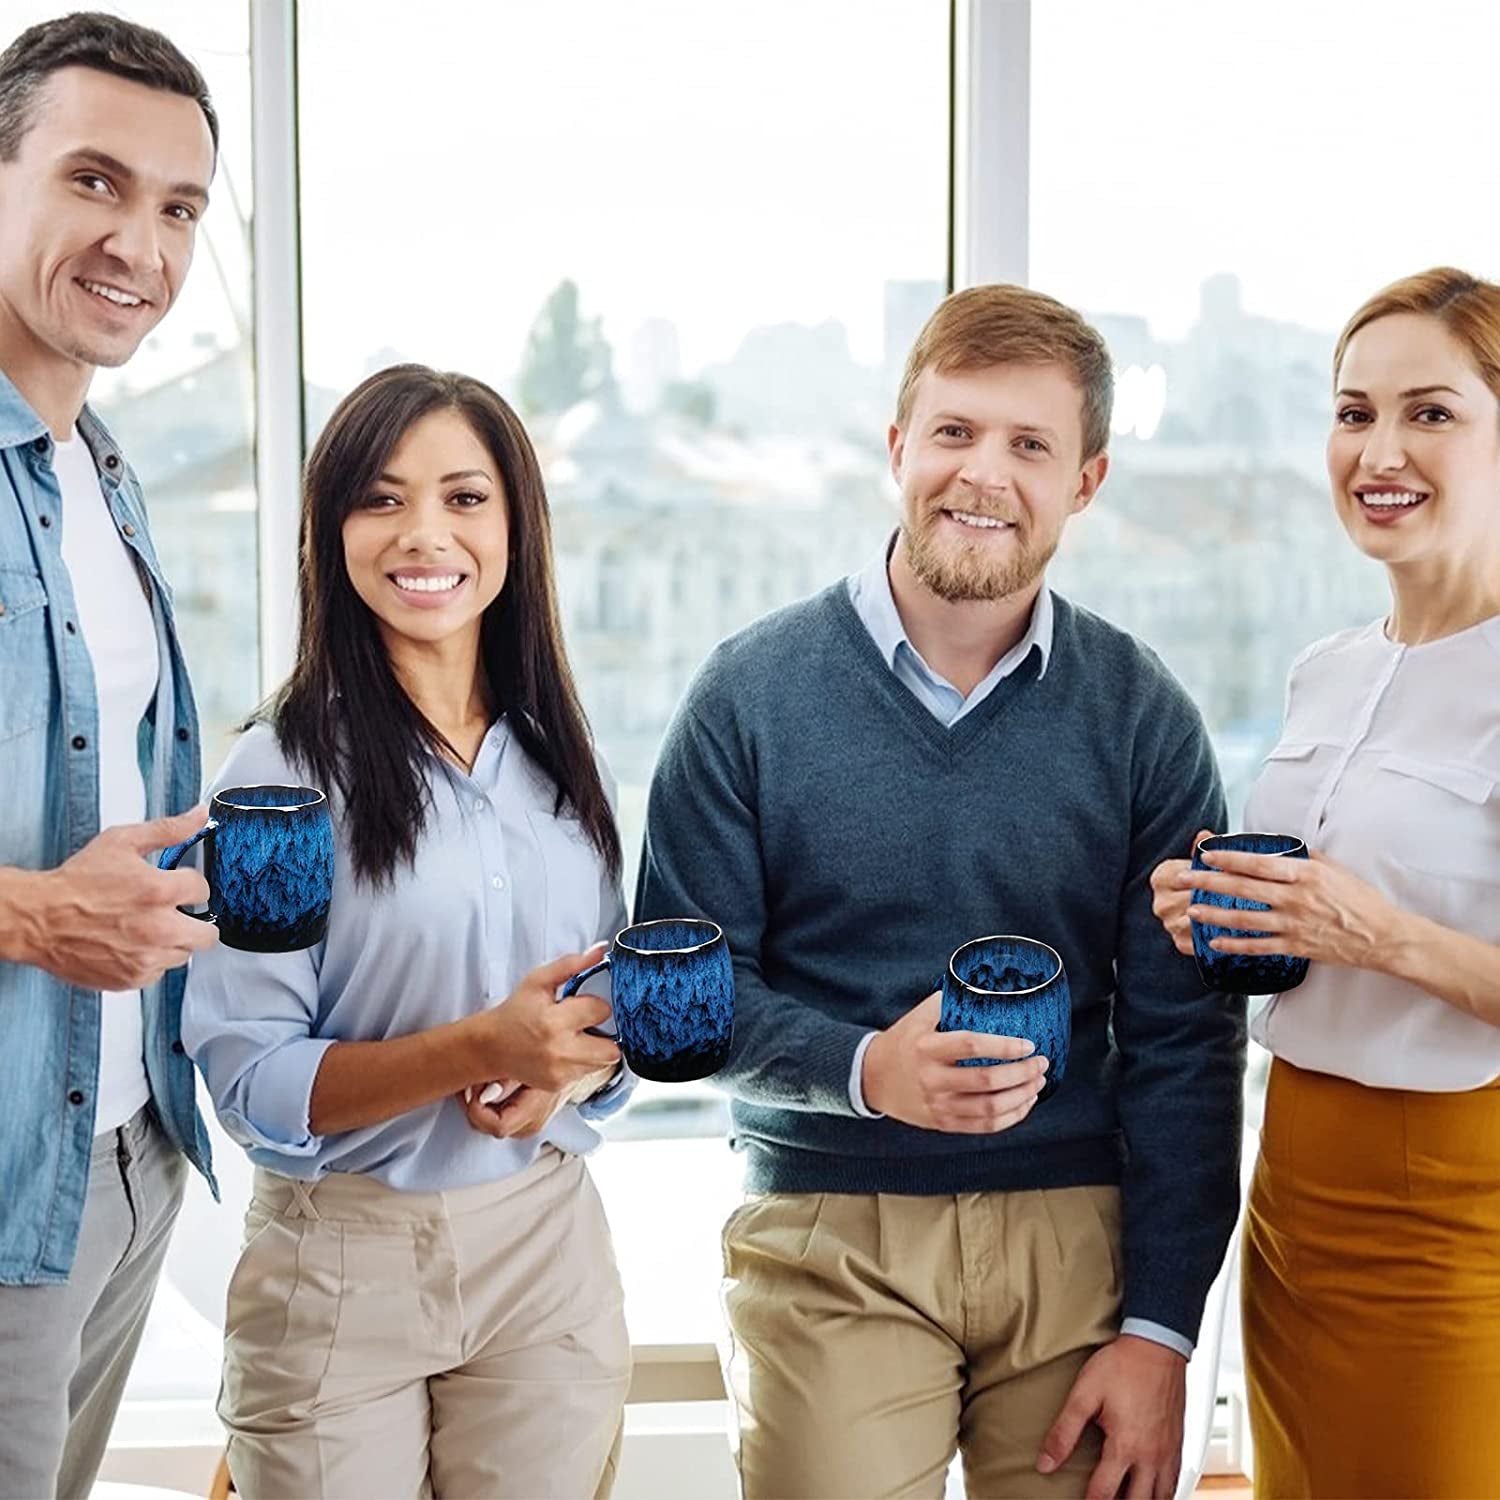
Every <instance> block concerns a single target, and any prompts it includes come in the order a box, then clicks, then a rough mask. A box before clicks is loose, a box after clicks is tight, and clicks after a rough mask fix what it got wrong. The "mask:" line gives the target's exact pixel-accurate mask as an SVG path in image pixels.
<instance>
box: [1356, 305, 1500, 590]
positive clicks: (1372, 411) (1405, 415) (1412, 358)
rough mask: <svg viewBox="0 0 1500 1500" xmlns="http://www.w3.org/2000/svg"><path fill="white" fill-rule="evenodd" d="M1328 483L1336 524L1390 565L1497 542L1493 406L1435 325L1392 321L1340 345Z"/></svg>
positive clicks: (1403, 318) (1456, 558) (1499, 503)
mask: <svg viewBox="0 0 1500 1500" xmlns="http://www.w3.org/2000/svg"><path fill="white" fill-rule="evenodd" d="M1336 385H1337V391H1336V394H1335V398H1334V425H1333V431H1332V433H1331V434H1330V435H1329V439H1328V477H1329V482H1330V484H1331V486H1332V490H1333V500H1334V507H1335V509H1336V510H1337V512H1338V516H1339V520H1340V521H1342V522H1343V525H1344V529H1345V530H1346V531H1347V532H1348V533H1349V535H1350V537H1351V538H1352V539H1353V541H1354V543H1355V545H1356V546H1357V547H1359V549H1360V550H1361V551H1362V552H1364V553H1365V554H1366V555H1367V556H1370V557H1373V558H1375V559H1377V560H1378V561H1380V562H1384V563H1388V564H1391V565H1396V566H1400V565H1405V564H1421V563H1438V564H1444V565H1446V564H1450V563H1457V562H1462V561H1464V560H1465V559H1466V558H1468V557H1470V556H1472V555H1473V554H1474V553H1475V552H1476V551H1483V552H1487V553H1493V552H1494V551H1495V550H1496V548H1497V545H1500V400H1497V398H1496V396H1495V394H1494V393H1493V392H1492V391H1491V390H1490V388H1489V387H1488V386H1487V385H1486V384H1485V382H1484V380H1483V379H1482V378H1481V377H1480V375H1479V372H1478V370H1477V369H1476V368H1475V366H1474V363H1473V361H1472V360H1471V358H1470V357H1469V355H1468V353H1467V351H1466V350H1465V348H1464V346H1463V345H1462V344H1461V343H1459V342H1458V341H1457V340H1456V339H1455V338H1454V337H1453V336H1452V335H1451V334H1450V333H1449V332H1448V330H1447V329H1446V328H1444V326H1443V324H1442V323H1441V322H1440V321H1439V320H1438V319H1437V318H1434V317H1429V316H1426V315H1424V314H1420V313H1394V314H1391V315H1389V316H1387V317H1383V318H1376V319H1375V320H1374V321H1373V322H1371V323H1367V324H1366V325H1365V326H1364V327H1363V328H1361V329H1360V330H1359V332H1358V333H1356V334H1355V335H1354V336H1353V337H1352V338H1351V339H1350V340H1349V343H1348V346H1347V348H1346V350H1345V352H1344V358H1343V362H1342V364H1341V365H1340V367H1339V370H1338V374H1337V380H1336Z"/></svg>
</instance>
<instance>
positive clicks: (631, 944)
mask: <svg viewBox="0 0 1500 1500" xmlns="http://www.w3.org/2000/svg"><path fill="white" fill-rule="evenodd" d="M601 969H608V970H609V972H610V985H611V989H610V995H611V999H610V1004H611V1006H612V1008H613V1010H614V1020H615V1030H616V1035H615V1037H614V1038H613V1040H614V1041H616V1042H618V1043H619V1047H620V1051H621V1053H622V1054H623V1056H624V1058H625V1061H626V1062H627V1063H629V1064H630V1067H631V1070H632V1071H633V1072H634V1073H636V1074H637V1075H638V1076H639V1077H641V1078H649V1079H652V1080H653V1081H655V1082H657V1083H683V1082H686V1081H687V1080H688V1079H690V1078H707V1077H708V1076H709V1074H711V1073H717V1072H718V1071H719V1069H720V1068H722V1067H723V1066H724V1064H725V1063H726V1062H727V1061H728V1060H729V1041H730V1037H731V1034H732V1032H733V1029H734V966H733V964H732V962H731V960H730V956H729V944H728V943H727V942H726V941H725V938H724V933H723V931H722V929H721V928H720V927H719V926H718V924H717V923H714V922H706V921H703V920H701V919H699V918H696V917H668V918H666V919H665V920H662V921H657V922H637V923H636V924H635V925H634V926H632V927H627V928H625V929H624V930H623V931H622V932H620V933H618V934H617V935H616V937H615V939H614V941H613V942H612V943H611V944H610V946H609V951H608V952H607V953H605V955H604V957H603V958H602V959H600V960H599V962H598V963H596V964H594V965H592V966H591V967H590V968H587V969H585V970H584V971H583V972H582V973H581V974H575V975H574V976H573V977H572V978H571V979H570V980H569V981H568V982H567V984H565V985H564V986H563V990H562V993H563V995H564V997H566V996H568V995H572V994H574V993H576V991H577V989H578V987H579V985H581V984H582V983H583V982H584V981H585V980H586V979H588V978H589V977H590V976H591V975H594V974H597V973H599V971H600V970H601ZM599 1034H600V1035H604V1034H605V1033H602V1032H601V1033H599Z"/></svg>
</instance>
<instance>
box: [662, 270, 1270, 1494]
mask: <svg viewBox="0 0 1500 1500" xmlns="http://www.w3.org/2000/svg"><path fill="white" fill-rule="evenodd" d="M1112 399H1113V377H1112V372H1111V366H1110V358H1109V352H1108V350H1107V348H1106V347H1105V344H1104V341H1103V339H1102V338H1101V337H1100V336H1099V334H1098V333H1097V332H1096V331H1095V330H1094V329H1093V328H1091V327H1090V326H1089V325H1088V324H1087V323H1086V322H1085V321H1084V320H1083V319H1082V318H1081V317H1080V316H1079V315H1078V314H1077V313H1076V312H1073V311H1072V310H1071V309H1069V308H1066V307H1064V306H1062V305H1061V304H1060V303H1058V302H1056V301H1054V300H1053V299H1051V298H1050V297H1045V296H1042V295H1041V294H1039V293H1037V292H1034V291H1031V290H1028V289H1026V288H1022V287H1016V286H982V287H975V288H971V289H969V290H967V291H963V292H959V293H956V294H955V295H953V296H951V297H949V298H947V299H946V300H945V301H944V302H943V304H942V305H941V306H940V307H939V308H938V310H937V311H936V312H935V313H934V314H933V316H932V318H931V320H930V321H929V322H928V324H927V326H926V327H925V328H924V330H923V331H922V333H921V335H920V336H919V338H918V339H917V342H916V345H915V347H914V348H913V349H912V352H911V355H910V358H909V360H908V362H907V366H906V371H905V375H904V377H903V380H902V384H901V389H900V395H899V398H898V403H897V409H896V417H895V421H894V423H893V424H892V426H891V428H890V430H889V434H888V443H889V449H890V461H891V472H892V474H893V475H894V477H895V480H896V483H897V485H898V486H899V489H900V493H901V521H900V526H899V529H898V530H897V531H896V532H895V534H894V535H893V536H892V537H891V538H890V540H889V542H888V543H887V545H886V547H885V548H884V549H883V550H882V552H881V554H880V555H879V556H878V557H876V558H874V559H872V561H871V562H870V564H869V566H868V567H867V568H865V569H864V571H862V572H860V573H857V574H854V575H853V576H851V577H848V578H845V579H841V580H839V581H838V582H837V583H835V584H833V585H832V586H831V587H829V588H827V589H825V590H824V591H823V592H821V593H819V594H817V595H815V596H814V597H812V598H810V599H806V600H803V601H801V602H800V603H797V604H794V605H792V606H790V607H788V608H786V609H783V610H780V611H778V612H776V613H774V614H772V615H770V616H768V617H767V618H765V619H763V620H760V621H758V622H757V623H756V624H754V625H752V626H750V627H749V628H748V629H746V630H744V631H742V632H740V633H739V634H738V635H736V636H734V637H732V638H731V639H729V640H727V641H725V642H724V643H723V644H721V645H720V646H719V647H718V648H717V649H716V650H715V651H714V653H713V654H712V655H711V656H710V657H709V659H708V661H707V662H706V663H705V665H704V666H703V668H702V670H701V671H700V673H699V674H698V677H697V678H696V680H695V681H694V683H693V685H692V686H691V687H690V688H689V690H688V693H687V695H686V698H685V699H684V701H683V703H682V705H681V707H680V708H679V710H678V712H677V715H676V717H675V720H674V722H673V725H672V727H671V729H670V731H669V732H668V735H667V738H666V740H665V742H664V745H663V748H662V753H661V758H660V761H659V763H658V765H657V768H656V773H655V776H654V779H653V783H652V789H651V797H650V805H649V810H648V818H647V832H646V840H645V848H644V851H643V854H642V859H641V866H640V885H639V889H638V892H637V912H636V915H637V919H638V920H640V919H646V918H652V917H665V916H684V915H689V914H702V915H705V916H708V917H711V918H712V919H713V920H715V921H717V922H719V923H720V924H721V925H722V926H723V928H724V930H725V933H726V935H727V937H728V940H729V944H730V947H731V950H732V952H733V955H734V963H735V984H736V1017H735V1036H734V1047H733V1052H732V1055H731V1058H730V1061H729V1063H728V1065H727V1067H726V1068H725V1069H724V1070H723V1072H722V1073H721V1074H720V1075H719V1077H718V1080H717V1081H718V1082H720V1083H721V1084H722V1085H723V1086H724V1087H726V1088H727V1089H728V1090H729V1092H730V1093H731V1094H732V1096H733V1113H734V1135H735V1143H736V1145H737V1146H738V1147H740V1148H741V1149H742V1150H744V1152H745V1153H746V1157H747V1173H746V1176H747V1181H746V1187H747V1191H748V1196H747V1198H746V1200H745V1202H744V1203H743V1204H741V1205H740V1207H739V1208H737V1209H736V1210H735V1212H734V1214H733V1215H732V1216H731V1218H730V1220H729V1222H728V1223H727V1224H726V1226H725V1230H724V1256H725V1266H724V1271H725V1307H726V1311H727V1315H728V1319H729V1325H730V1334H731V1352H730V1358H729V1378H730V1385H731V1388H732V1395H733V1398H734V1402H735V1406H736V1409H737V1413H738V1418H739V1421H738V1427H739V1436H738V1462H739V1466H740V1473H741V1479H742V1484H743V1489H744V1494H745V1496H746V1497H747V1500H766V1497H772V1496H775V1497H781V1500H785V1497H793V1496H830V1495H859V1496H897V1495H900V1496H910V1495H930V1496H939V1495H941V1494H942V1492H943V1485H944V1475H945V1473H946V1471H947V1469H948V1467H949V1464H950V1462H951V1460H952V1458H953V1454H954V1451H955V1449H956V1448H957V1449H960V1450H961V1451H962V1453H963V1459H964V1466H965V1475H966V1483H967V1493H968V1494H969V1495H971V1496H990V1497H993V1496H1011V1495H1017V1496H1020V1495H1025V1496H1037V1495H1057V1496H1062V1495H1081V1494H1083V1493H1084V1492H1085V1490H1086V1491H1087V1493H1088V1494H1089V1495H1091V1496H1093V1495H1098V1496H1114V1495H1115V1494H1117V1493H1126V1492H1128V1494H1129V1495H1130V1496H1132V1497H1136V1496H1170V1495H1171V1494H1172V1493H1173V1489H1174V1486H1175V1482H1176V1475H1177V1470H1178V1464H1179V1459H1180V1452H1181V1444H1182V1421H1183V1400H1184V1371H1185V1369H1186V1363H1187V1358H1188V1357H1189V1356H1190V1355H1191V1353H1192V1347H1193V1340H1194V1339H1195V1337H1196V1335H1197V1331H1198V1324H1199V1320H1200V1317H1201V1314H1202V1310H1203V1303H1204V1298H1205V1295H1206V1293H1207V1291H1208V1288H1209V1286H1210V1284H1211V1283H1212V1281H1213V1279H1214V1276H1215V1274H1216V1272H1217V1270H1218V1268H1219V1264H1220V1261H1221V1259H1222V1257H1223V1253H1224V1250H1225V1246H1226V1244H1227V1242H1228V1239H1229V1235H1230V1232H1231V1230H1232V1228H1233V1225H1234V1221H1235V1215H1236V1211H1237V1205H1238V1171H1239V1160H1240V1079H1241V1073H1242V1069H1243V1065H1244V1012H1243V1004H1242V1001H1241V1000H1240V999H1239V998H1238V997H1234V996H1228V995H1223V994H1219V993H1216V992H1211V991H1209V990H1206V989H1205V988H1204V986H1203V985H1202V983H1201V982H1200V980H1199V978H1198V975H1197V973H1196V971H1195V969H1194V967H1193V965H1192V963H1191V962H1190V961H1188V960H1186V959H1183V958H1182V957H1180V956H1179V955H1178V954H1177V953H1176V952H1175V950H1174V949H1173V947H1172V944H1171V942H1170V940H1169V939H1168V938H1167V937H1166V934H1165V932H1164V930H1163V928H1162V927H1161V925H1160V924H1159V923H1158V922H1157V921H1156V920H1155V919H1154V917H1153V916H1152V912H1151V889H1150V874H1151V871H1152V869H1153V868H1154V867H1155V865H1156V864H1157V863H1158V862H1159V861H1161V860H1163V859H1166V858H1171V857H1175V856H1176V855H1177V854H1179V853H1180V852H1181V850H1182V849H1183V848H1184V847H1186V846H1187V845H1188V844H1189V843H1190V841H1191V839H1192V838H1193V836H1194V834H1195V831H1197V830H1202V829H1205V828H1220V827H1223V826H1225V816H1224V799H1223V793H1222V789H1221V786H1220V781H1219V776H1218V772H1217V769H1216V767H1215V764H1214V758H1213V753H1212V750H1211V747H1210V744H1209V740H1208V735H1207V733H1206V731H1205V729H1204V726H1203V723H1202V720H1201V718H1200V716H1199V714H1198V712H1197V710H1196V709H1195V708H1194V706H1193V704H1192V703H1191V701H1190V700H1189V699H1188V697H1187V695H1186V693H1185V692H1184V691H1183V689H1182V687H1181V686H1180V685H1179V684H1178V683H1177V682H1176V680H1175V679H1174V678H1173V677H1172V676H1171V674H1170V673H1169V672H1168V671H1167V670H1166V668H1165V667H1164V666H1163V665H1162V664H1161V662H1160V661H1159V660H1158V659H1157V657H1156V656H1155V655H1153V654H1152V652H1151V651H1150V650H1148V649H1147V648H1146V647H1145V646H1143V645H1142V644H1141V643H1140V642H1139V641H1137V640H1135V639H1134V638H1133V637H1131V636H1130V635H1128V634H1126V633H1125V632H1124V631H1121V630H1119V629H1117V628H1116V627H1114V626H1112V625H1110V624H1108V623H1107V622H1105V621H1104V620H1102V619H1100V618H1099V617H1098V616H1096V615H1093V614H1091V613H1089V612H1088V611H1087V610H1084V609H1082V608H1080V607H1078V606H1077V605H1075V604H1072V603H1070V602H1069V601H1067V600H1066V599H1064V598H1062V597H1060V596H1059V595H1056V594H1054V593H1053V592H1052V591H1051V590H1049V589H1048V588H1047V586H1046V570H1047V565H1048V563H1049V562H1050V561H1051V559H1052V556H1053V554H1054V553H1055V552H1056V550H1057V546H1058V543H1059V541H1060V539H1061V536H1062V533H1063V529H1064V527H1065V526H1066V525H1067V523H1068V521H1069V520H1070V519H1071V518H1072V517H1073V516H1075V515H1077V514H1079V513H1080V512H1081V511H1083V510H1084V509H1085V508H1086V507H1087V506H1088V505H1089V504H1090V503H1091V502H1092V501H1093V499H1094V497H1095V495H1096V494H1097V493H1098V491H1099V487H1100V485H1101V484H1102V483H1103V481H1104V477H1105V473H1106V471H1107V469H1108V466H1109V459H1108V457H1107V455H1106V452H1105V448H1106V444H1107V440H1108V436H1109V429H1110V408H1111V403H1112ZM1120 566H1121V567H1122V568H1128V567H1129V566H1130V559H1129V558H1121V559H1120ZM1000 933H1011V934H1020V935H1023V936H1026V937H1030V938H1034V939H1040V940H1041V941H1043V942H1045V943H1047V944H1049V945H1050V946H1051V947H1053V948H1054V949H1056V950H1057V952H1058V953H1059V954H1060V955H1061V956H1062V958H1063V962H1064V965H1065V968H1066V973H1067V978H1068V982H1069V985H1070V987H1071V992H1072V1003H1073V1016H1072V1027H1073V1033H1072V1048H1071V1054H1070V1057H1069V1061H1068V1067H1067V1077H1066V1081H1065V1082H1064V1083H1063V1084H1062V1085H1061V1086H1060V1087H1059V1088H1058V1089H1057V1090H1056V1092H1055V1094H1053V1095H1051V1096H1050V1097H1048V1098H1046V1099H1045V1101H1044V1102H1042V1103H1041V1105H1040V1107H1038V1095H1039V1094H1040V1092H1041V1090H1042V1089H1043V1087H1044V1085H1045V1082H1046V1070H1047V1067H1048V1061H1049V1060H1048V1059H1046V1058H1044V1057H1039V1056H1035V1055H1031V1046H1030V1043H1028V1042H1024V1041H1021V1040H1019V1039H1011V1038H999V1039H997V1038H996V1037H994V1036H988V1035H984V1036H981V1035H978V1034H975V1033H971V1032H963V1031H939V1030H938V1029H937V1022H938V1018H939V1006H940V996H939V994H938V993H936V992H935V991H934V980H935V976H937V975H939V974H940V973H941V972H942V970H943V967H944V965H945V963H946V961H947V959H948V956H949V954H950V953H952V952H953V950H954V949H955V948H957V947H958V946H959V945H960V944H962V943H964V942H966V941H968V940H969V939H972V938H978V937H982V936H985V935H988V934H1000ZM976 1058H986V1059H995V1058H998V1059H1000V1060H1001V1061H1000V1062H999V1063H998V1064H996V1065H993V1066H968V1067H960V1066H955V1064H958V1063H960V1062H962V1061H965V1060H971V1059H976Z"/></svg>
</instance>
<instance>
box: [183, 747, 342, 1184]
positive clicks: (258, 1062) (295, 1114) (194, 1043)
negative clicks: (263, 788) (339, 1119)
mask: <svg viewBox="0 0 1500 1500" xmlns="http://www.w3.org/2000/svg"><path fill="white" fill-rule="evenodd" d="M300 780H301V777H300V776H299V775H298V773H297V772H296V770H295V769H294V768H293V767H292V766H291V765H290V764H289V762H288V761H287V759H286V757H285V756H284V755H283V754H282V752H281V748H280V746H279V745H278V743H277V740H276V736H275V734H274V732H273V731H272V730H271V727H270V726H269V725H267V724H257V725H255V726H254V727H253V728H251V729H250V730H249V731H248V732H247V733H245V734H244V735H243V736H242V737H241V738H240V739H239V740H238V741H237V742H236V744H235V746H234V749H233V750H232V751H231V752H230V754H229V757H228V759H227V760H226V761H225V762H224V764H223V766H222V767H221V768H220V769H219V771H218V773H217V774H216V775H215V776H214V778H213V780H212V781H211V782H210V783H209V786H208V794H209V795H212V793H214V792H217V791H219V790H221V789H222V788H224V787H226V786H239V785H243V786H251V785H257V784H266V785H280V784H295V783H297V782H298V781H300ZM325 946H326V945H325V943H318V944H317V945H315V946H314V947H312V948H304V949H301V950H299V951H297V952H295V953H246V952H244V951H242V950H240V949H236V948H229V947H226V946H225V945H224V944H223V943H220V944H219V945H218V946H217V947H214V948H208V949H205V950H204V951H203V952H201V953H197V954H194V956H193V959H192V962H191V964H190V965H189V967H188V978H187V988H186V990H185V992H184V994H183V998H182V1044H183V1046H184V1047H185V1048H186V1049H187V1052H188V1055H189V1056H190V1057H191V1058H192V1059H193V1061H194V1062H195V1063H196V1064H197V1065H198V1071H199V1072H200V1073H202V1075H203V1081H204V1082H205V1083H206V1084H207V1085H208V1092H209V1095H210V1097H211V1098H212V1099H213V1101H214V1109H215V1110H216V1111H217V1113H218V1116H219V1121H220V1123H221V1124H222V1125H223V1127H224V1129H225V1131H226V1132H227V1133H228V1135H229V1136H230V1138H231V1139H232V1140H234V1141H236V1142H238V1143H239V1144H240V1145H241V1146H244V1147H245V1148H246V1149H248V1150H256V1149H262V1150H270V1151H274V1152H277V1153H278V1154H279V1155H281V1156H299V1157H300V1156H313V1155H316V1153H317V1152H318V1150H319V1148H320V1147H321V1145H322V1137H321V1136H316V1135H314V1134H313V1133H312V1131H311V1130H310V1129H309V1127H308V1117H309V1105H310V1103H311V1100H312V1087H313V1080H314V1079H315V1078H316V1077H317V1076H318V1068H319V1066H320V1064H321V1063H322V1061H323V1054H324V1053H325V1052H326V1051H327V1050H328V1049H329V1048H330V1047H331V1046H333V1044H334V1041H333V1039H332V1038H330V1037H319V1036H315V1035H313V1033H314V1031H315V1030H316V1029H317V1026H316V1022H317V1019H318V975H319V972H320V970H321V969H322V966H323V953H324V948H325Z"/></svg>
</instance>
